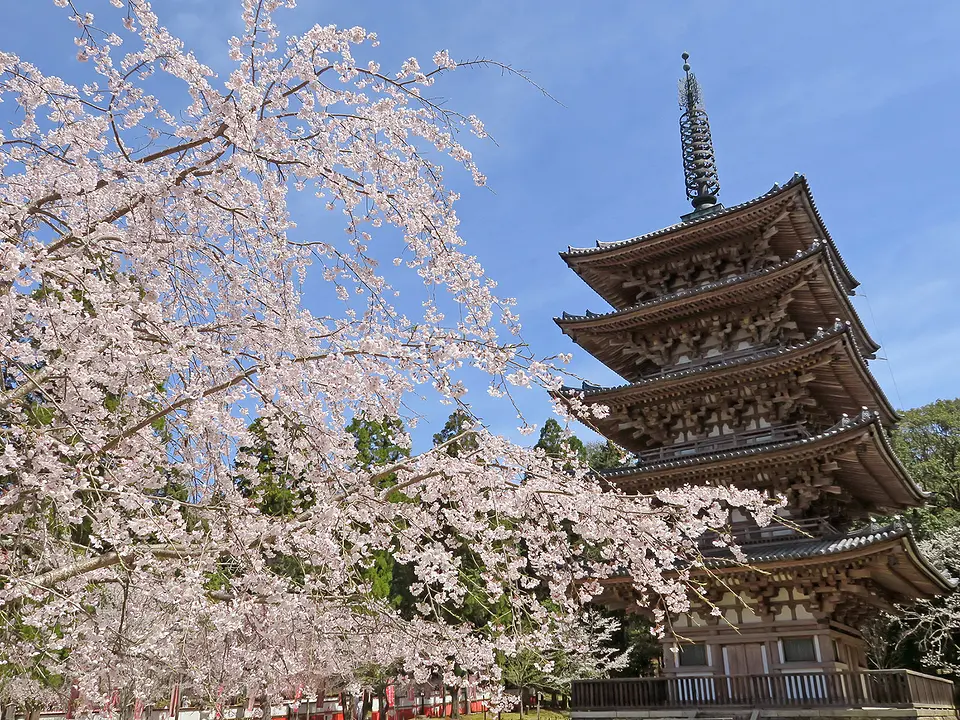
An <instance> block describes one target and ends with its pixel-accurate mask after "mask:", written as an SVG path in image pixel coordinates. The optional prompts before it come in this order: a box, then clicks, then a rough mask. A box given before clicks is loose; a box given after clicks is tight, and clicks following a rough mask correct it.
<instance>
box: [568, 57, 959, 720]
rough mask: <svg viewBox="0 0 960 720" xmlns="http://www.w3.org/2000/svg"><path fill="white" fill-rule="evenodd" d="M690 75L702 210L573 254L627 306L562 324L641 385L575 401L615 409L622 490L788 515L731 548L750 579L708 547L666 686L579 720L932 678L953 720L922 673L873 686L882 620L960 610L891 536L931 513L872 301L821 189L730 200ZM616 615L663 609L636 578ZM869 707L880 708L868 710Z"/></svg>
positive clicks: (785, 189)
mask: <svg viewBox="0 0 960 720" xmlns="http://www.w3.org/2000/svg"><path fill="white" fill-rule="evenodd" d="M687 59H688V57H687V55H686V54H684V73H685V74H684V77H683V78H682V79H681V81H680V104H681V109H682V111H683V114H682V116H681V120H680V128H681V140H682V148H683V167H684V177H685V183H686V192H687V197H688V198H689V200H690V201H691V203H692V205H693V211H692V212H690V213H689V214H687V215H684V216H683V217H682V218H681V222H679V223H678V224H675V225H672V226H670V227H667V228H664V229H662V230H658V231H656V232H651V233H648V234H646V235H641V236H639V237H635V238H631V239H629V240H624V241H620V242H606V243H604V242H601V243H598V244H597V246H596V247H591V248H585V249H577V248H570V249H569V250H568V251H567V252H565V253H562V254H561V256H562V258H563V259H564V261H565V262H566V263H567V265H568V266H569V267H570V269H571V270H573V271H574V272H575V273H577V275H579V276H580V277H581V278H582V279H583V280H584V281H585V282H586V283H587V284H588V285H589V286H590V287H591V288H592V289H593V290H594V291H595V292H596V293H597V294H598V295H599V296H600V297H601V298H602V299H603V300H604V301H606V303H608V304H609V306H610V309H609V310H606V311H604V312H599V313H594V312H585V313H583V314H580V315H570V314H567V313H564V314H563V316H562V317H560V318H557V319H556V322H557V324H558V325H559V327H560V329H561V330H562V331H563V333H564V334H566V335H567V336H569V337H570V338H571V339H572V340H573V341H574V342H575V343H576V344H577V345H579V346H580V347H581V348H582V349H583V350H586V351H587V352H588V353H590V354H591V355H593V356H594V357H595V358H597V359H598V360H599V361H600V362H602V363H603V364H604V365H606V366H607V367H608V368H610V369H611V370H612V371H614V372H615V373H617V374H618V375H619V376H621V377H622V378H623V380H624V384H622V385H618V386H616V387H599V386H594V385H588V384H585V385H584V386H583V387H582V388H576V389H573V388H565V389H564V390H563V391H562V392H563V394H567V395H576V396H578V397H580V398H582V400H583V402H585V403H587V404H601V405H604V406H606V407H608V408H609V414H607V415H605V416H604V417H603V418H602V419H598V418H593V419H591V420H589V421H587V422H589V423H590V424H591V427H592V428H593V429H594V430H596V431H597V432H598V433H600V434H601V435H603V436H605V437H606V438H608V439H610V440H612V441H613V442H615V443H617V444H618V445H619V446H621V447H622V448H624V449H625V450H627V451H628V452H629V453H631V454H632V460H631V461H630V462H629V463H628V464H627V465H625V466H623V467H620V468H617V469H614V470H609V471H605V476H606V478H607V479H608V480H609V481H610V482H611V483H615V484H616V485H617V486H619V487H620V488H623V489H625V490H628V491H631V492H637V493H649V492H652V491H655V490H657V489H660V488H671V487H681V486H684V485H688V484H714V485H723V486H727V485H733V486H737V487H742V488H754V489H757V490H760V491H763V492H766V493H770V494H771V495H773V494H779V495H782V496H784V497H786V499H787V506H786V508H785V509H784V510H782V511H781V516H782V517H781V519H780V520H779V521H778V522H776V523H774V524H773V525H770V526H767V527H763V528H761V527H758V526H756V525H755V524H753V523H752V522H750V521H748V520H747V518H745V517H741V516H734V517H732V518H731V521H730V526H729V528H726V529H725V532H728V533H730V534H731V535H732V536H733V537H734V538H735V541H736V543H737V544H738V545H739V547H740V548H741V549H742V550H743V552H744V553H745V555H746V562H742V561H737V560H735V559H734V558H733V556H732V555H731V554H730V553H729V551H726V552H720V551H718V550H716V549H715V548H714V547H713V545H712V544H711V542H710V540H711V538H707V539H706V541H705V543H704V554H705V555H706V556H707V558H708V560H707V567H708V570H706V571H703V572H702V573H701V576H700V577H699V580H700V581H701V583H702V585H701V589H700V591H699V592H698V593H693V599H692V607H691V611H690V612H689V613H687V614H684V615H681V616H679V617H673V618H671V628H670V632H669V633H668V634H667V636H666V637H665V638H664V640H663V649H664V652H663V659H664V667H663V677H662V678H658V679H656V681H654V680H653V679H651V680H650V681H649V682H647V684H646V685H643V684H642V683H643V682H645V681H641V680H638V681H637V682H638V683H640V684H638V685H635V686H630V687H627V689H626V690H625V689H624V688H625V687H626V686H623V685H621V686H618V689H616V692H613V691H611V690H610V688H606V689H604V688H605V687H606V686H603V685H602V684H603V683H604V682H607V683H616V682H620V681H612V680H611V681H598V682H594V683H589V682H583V683H579V684H577V686H575V690H574V710H575V711H576V710H577V708H578V707H580V709H581V710H584V709H586V710H602V709H603V708H607V707H609V703H611V702H613V703H614V705H616V706H617V707H620V708H621V709H622V708H623V707H628V708H629V707H634V708H647V707H653V708H656V707H664V708H669V707H694V706H697V707H699V706H703V705H717V704H720V705H722V704H726V705H731V706H743V707H748V708H762V707H767V706H777V705H778V704H786V705H790V704H791V703H793V704H807V705H812V706H820V705H823V706H828V705H829V706H831V707H833V706H842V707H854V706H856V705H857V702H855V700H856V698H852V696H851V693H853V694H857V693H860V694H863V693H866V694H867V695H869V694H870V693H871V692H873V693H879V692H881V690H882V691H883V692H888V695H885V696H884V697H887V698H888V700H889V702H888V703H887V704H893V705H896V703H894V702H893V700H895V699H897V698H894V695H890V694H889V693H894V692H895V691H894V690H890V689H889V687H893V685H894V684H896V683H901V685H903V687H905V688H906V687H907V686H908V685H910V683H911V682H913V683H919V682H921V681H920V680H912V679H911V678H914V676H916V677H917V678H926V679H925V680H924V681H923V682H926V683H928V684H929V685H930V687H929V688H928V687H927V686H926V685H924V690H923V692H925V693H927V695H929V696H930V697H931V698H933V697H934V696H936V698H937V699H936V700H930V703H931V704H932V705H937V706H941V705H942V706H945V707H946V706H949V707H952V686H951V685H950V683H949V682H947V681H944V680H941V679H938V678H927V676H922V675H917V674H915V673H913V674H908V675H904V676H903V677H904V678H906V680H903V681H902V682H901V680H896V683H895V682H894V680H891V679H890V678H895V677H898V678H899V676H895V675H884V676H882V678H881V680H882V682H879V681H877V680H876V678H878V677H881V676H879V675H869V674H868V673H867V672H866V670H867V657H866V653H865V644H864V640H863V637H862V636H861V632H860V630H861V628H862V627H863V624H864V621H865V620H867V619H868V618H870V617H871V616H873V615H876V614H877V613H878V612H879V611H882V610H883V611H892V610H893V609H894V607H895V605H896V604H898V603H909V602H911V601H914V600H918V599H927V598H933V597H936V596H937V595H939V594H942V593H945V592H948V591H950V590H951V589H952V587H953V581H952V580H950V579H948V578H946V577H944V576H943V575H942V574H941V573H940V572H939V571H938V570H937V569H936V568H934V567H933V566H932V565H931V564H930V563H929V562H927V561H926V560H925V559H924V558H923V556H922V555H921V553H920V552H919V551H918V549H917V545H916V543H915V541H914V539H913V537H912V536H911V534H910V531H909V529H908V528H907V527H905V526H903V525H899V524H888V525H883V526H880V525H877V524H875V523H874V522H872V520H871V518H874V517H881V516H895V515H897V514H898V513H900V512H902V511H903V510H906V509H908V508H912V507H917V506H919V505H922V504H923V503H924V501H925V498H926V497H927V495H926V493H925V492H924V491H923V489H922V488H920V487H918V486H917V484H916V483H915V482H914V481H913V480H912V479H911V478H910V476H909V474H908V473H907V471H906V470H905V469H904V467H903V465H901V463H900V462H899V461H898V459H897V457H896V455H895V454H894V452H893V450H892V449H891V446H890V442H889V440H888V432H889V431H890V430H891V429H892V428H893V427H894V425H895V424H896V422H897V420H898V416H897V412H896V410H895V409H894V408H893V406H892V405H891V404H890V402H889V401H888V400H887V398H886V397H885V396H884V393H883V391H882V390H881V388H880V386H879V385H878V384H877V381H876V380H875V379H874V377H873V375H872V373H871V371H870V368H869V364H868V363H869V361H870V360H871V359H873V358H874V357H875V354H876V352H877V350H878V349H879V346H878V345H877V343H876V341H875V340H874V339H873V338H872V337H871V336H870V334H869V332H868V331H867V328H866V327H864V324H863V322H862V321H861V319H860V317H859V316H858V315H857V312H856V310H855V309H854V306H853V304H852V303H851V300H850V297H851V296H852V295H854V294H855V289H856V287H857V285H858V283H857V280H856V279H855V278H854V276H853V275H852V273H851V271H850V270H849V269H848V268H847V266H846V265H845V264H844V262H843V259H842V258H841V256H840V253H839V251H838V249H837V246H836V245H835V243H834V241H833V239H832V238H831V237H830V233H829V232H828V231H827V228H826V226H825V225H824V222H823V219H822V218H821V217H820V213H819V212H818V211H817V207H816V204H815V203H814V200H813V195H812V193H811V191H810V187H809V184H808V182H807V180H806V179H805V178H804V177H803V176H801V175H794V176H793V178H791V179H790V180H789V181H788V182H786V183H784V184H783V185H774V186H773V188H771V189H770V190H769V191H768V192H766V193H764V194H763V195H760V196H759V197H757V198H755V199H753V200H749V201H747V202H744V203H741V204H739V205H735V206H732V207H724V206H723V205H722V204H721V203H720V202H719V191H720V183H719V179H718V175H717V170H716V163H715V160H714V153H713V145H712V141H711V136H710V127H709V123H708V121H707V116H706V112H705V111H704V106H703V101H702V97H701V92H700V86H699V84H698V81H697V79H696V77H695V76H694V75H693V73H691V72H690V66H689V64H688V63H687V62H686V61H687ZM602 600H603V602H604V603H605V604H607V605H610V606H615V607H620V608H624V609H626V610H627V611H642V608H639V607H638V606H637V602H636V599H635V596H634V594H633V592H632V585H631V582H630V580H629V579H628V578H624V579H622V580H613V581H609V582H608V583H607V586H606V591H605V594H604V596H603V598H602ZM900 672H904V673H906V672H907V671H900ZM852 677H857V678H860V679H858V680H857V681H856V682H853V681H851V680H849V678H852ZM863 677H870V678H873V679H871V680H870V681H869V682H866V681H863V680H862V678H863ZM738 678H747V680H738ZM758 678H759V680H758ZM798 678H799V679H798ZM837 678H839V679H837ZM844 678H847V680H844ZM667 681H670V682H667ZM665 682H667V684H664V683H665ZM865 682H866V684H864V683H865ZM656 683H659V684H656ZM671 683H672V684H671ZM937 683H940V685H938V684H937ZM855 686H856V687H855ZM868 686H869V687H868ZM888 686H889V687H888ZM897 687H900V685H897ZM911 687H912V686H911ZM631 688H632V689H631ZM658 688H659V689H658ZM856 688H860V689H859V690H857V689H856ZM864 688H867V689H864ZM869 688H873V689H872V690H870V689H869ZM884 688H886V689H884ZM609 692H613V694H608V695H604V693H609ZM897 692H899V691H897ZM904 692H905V693H906V692H907V690H904ZM910 692H913V691H912V690H910ZM917 692H919V691H917ZM597 693H599V694H597ZM631 693H633V694H631ZM578 694H579V696H578ZM908 694H909V693H908ZM578 697H579V699H578ZM897 697H898V698H899V697H900V696H897ZM904 697H906V696H904ZM925 697H926V696H925ZM604 698H606V700H604ZM611 698H612V699H611ZM629 698H633V700H632V701H628V700H629ZM778 698H779V699H778ZM891 698H893V699H891ZM881 699H882V698H881ZM900 699H901V700H903V698H900ZM868 700H869V701H878V699H877V697H875V696H873V695H871V696H870V697H868V698H866V699H864V698H861V699H860V705H863V704H864V703H867V701H868ZM578 703H579V706H578ZM671 703H672V704H671ZM903 703H907V704H909V705H910V707H916V706H917V699H916V698H915V697H913V695H911V696H910V697H909V698H907V699H906V700H903ZM903 703H901V705H903ZM875 704H876V703H875ZM903 706H904V707H905V706H906V705H903ZM950 712H953V711H952V710H951V711H950ZM908 716H909V717H916V716H917V715H915V714H913V715H909V714H908V715H902V717H908ZM896 717H901V715H897V716H896Z"/></svg>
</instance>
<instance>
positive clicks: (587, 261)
mask: <svg viewBox="0 0 960 720" xmlns="http://www.w3.org/2000/svg"><path fill="white" fill-rule="evenodd" d="M751 233H767V234H770V235H772V236H773V238H774V242H773V243H772V245H773V247H774V249H775V250H777V251H778V252H779V253H780V254H781V256H782V257H789V256H790V255H792V254H794V253H796V252H798V251H803V250H806V249H809V248H810V247H811V245H812V244H813V243H814V242H817V241H821V242H826V243H827V245H828V247H829V251H830V253H831V255H832V256H833V257H834V260H835V262H836V264H837V265H838V267H839V270H840V275H841V279H842V287H843V289H844V291H845V292H848V293H849V292H852V291H853V289H854V288H856V287H857V285H858V282H857V281H856V279H855V278H854V277H853V276H852V275H851V274H850V271H849V270H848V269H847V267H846V265H845V264H844V263H843V260H842V258H841V257H840V254H839V252H838V251H837V249H836V246H835V244H834V243H833V240H832V239H831V238H830V235H829V233H828V232H827V229H826V227H825V226H824V224H823V220H822V218H821V217H820V214H819V212H818V211H817V209H816V204H815V202H814V200H813V195H812V193H811V192H810V188H809V185H808V184H807V181H806V179H805V178H803V177H802V176H799V175H798V176H795V177H794V178H793V179H792V180H791V181H790V182H788V183H787V184H786V185H784V186H782V187H778V188H775V189H774V190H771V191H770V192H768V193H766V194H765V195H761V196H760V197H758V198H755V199H753V200H750V201H747V202H745V203H742V204H741V205H738V206H735V207H732V208H727V209H725V210H723V211H720V212H718V213H713V214H710V215H708V216H705V217H703V218H701V219H697V220H694V221H690V222H683V223H679V224H677V225H674V226H671V227H668V228H664V229H663V230H659V231H656V232H653V233H648V234H647V235H642V236H640V237H637V238H632V239H629V240H624V241H620V242H613V243H598V244H597V247H595V248H576V249H575V248H570V249H569V250H568V251H567V252H565V253H560V256H561V257H562V258H563V260H564V261H565V262H566V263H567V265H568V266H569V267H570V268H571V269H573V271H574V272H576V273H577V274H578V275H579V276H580V277H581V278H582V279H583V280H584V281H585V282H586V283H587V284H588V285H589V286H590V287H591V288H592V289H593V290H594V291H596V292H597V293H598V294H599V295H600V296H601V297H603V298H604V299H605V300H607V302H609V303H610V304H611V305H613V306H614V307H616V308H618V309H620V308H622V307H624V306H625V304H627V305H628V304H629V302H627V300H626V298H625V297H624V295H623V293H622V291H621V288H620V286H619V284H618V283H617V282H616V279H615V277H614V274H615V273H616V271H618V270H622V269H623V268H624V267H625V266H626V267H629V266H635V265H640V264H646V263H655V262H662V261H665V260H669V259H672V258H677V257H682V256H684V255H689V254H691V253H694V252H697V251H702V250H704V249H709V248H716V247H719V246H721V245H723V244H724V243H725V242H730V241H735V240H738V239H740V238H743V237H744V236H746V235H749V234H751ZM774 233H775V234H774Z"/></svg>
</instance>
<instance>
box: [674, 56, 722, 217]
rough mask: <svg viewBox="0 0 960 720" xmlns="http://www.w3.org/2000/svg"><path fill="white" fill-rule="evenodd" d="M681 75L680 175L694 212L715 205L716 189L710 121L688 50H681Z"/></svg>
mask: <svg viewBox="0 0 960 720" xmlns="http://www.w3.org/2000/svg"><path fill="white" fill-rule="evenodd" d="M681 57H682V58H683V72H684V77H683V78H681V79H680V83H679V87H680V93H679V94H680V109H681V110H683V114H682V115H681V116H680V144H681V146H682V147H683V179H684V183H685V184H686V186H687V198H688V199H689V200H690V202H691V203H692V204H693V208H694V213H697V212H698V211H704V210H707V209H709V208H713V207H716V206H717V205H718V203H717V195H718V194H719V193H720V178H719V176H718V175H717V161H716V158H715V157H714V154H713V140H712V139H711V137H710V121H709V120H708V119H707V111H706V110H705V109H704V107H703V94H702V93H701V91H700V83H699V82H697V76H696V75H694V74H693V73H692V72H690V64H689V63H688V62H687V60H689V59H690V55H689V54H688V53H683V55H682V56H681Z"/></svg>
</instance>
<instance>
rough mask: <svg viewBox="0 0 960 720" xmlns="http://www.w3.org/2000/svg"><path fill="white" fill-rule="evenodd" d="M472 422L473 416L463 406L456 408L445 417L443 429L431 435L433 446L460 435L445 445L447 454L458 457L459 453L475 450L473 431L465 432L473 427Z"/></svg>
mask: <svg viewBox="0 0 960 720" xmlns="http://www.w3.org/2000/svg"><path fill="white" fill-rule="evenodd" d="M474 422H475V421H474V418H473V416H472V415H470V413H468V412H467V411H466V410H464V409H463V408H457V409H456V410H454V411H453V412H452V413H450V417H448V418H447V422H446V423H445V424H444V426H443V429H442V430H441V431H440V432H438V433H436V434H435V435H434V436H433V444H434V445H435V446H436V445H442V444H443V443H445V442H449V441H450V440H452V439H453V438H456V437H457V436H458V435H462V436H463V437H459V438H457V440H456V441H454V442H452V443H450V444H449V445H447V447H446V448H445V450H446V453H447V455H449V456H450V457H460V455H461V454H464V453H468V452H470V451H471V450H475V449H476V447H477V437H476V435H474V434H473V433H469V432H467V431H468V430H469V429H470V428H472V427H473V425H474Z"/></svg>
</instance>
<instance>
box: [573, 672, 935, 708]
mask: <svg viewBox="0 0 960 720" xmlns="http://www.w3.org/2000/svg"><path fill="white" fill-rule="evenodd" d="M719 706H736V707H749V708H767V707H849V708H860V707H896V708H904V707H938V708H952V707H954V689H953V683H952V682H951V681H949V680H944V679H943V678H938V677H933V676H931V675H923V674H921V673H916V672H913V671H911V670H870V671H861V672H826V673H782V674H778V675H739V676H723V675H719V676H713V677H659V678H623V679H615V680H576V681H574V683H573V688H572V692H571V702H570V708H571V710H573V711H574V712H576V711H577V710H584V711H586V710H591V711H596V710H614V709H638V710H639V709H652V708H656V709H682V708H700V707H719Z"/></svg>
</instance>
